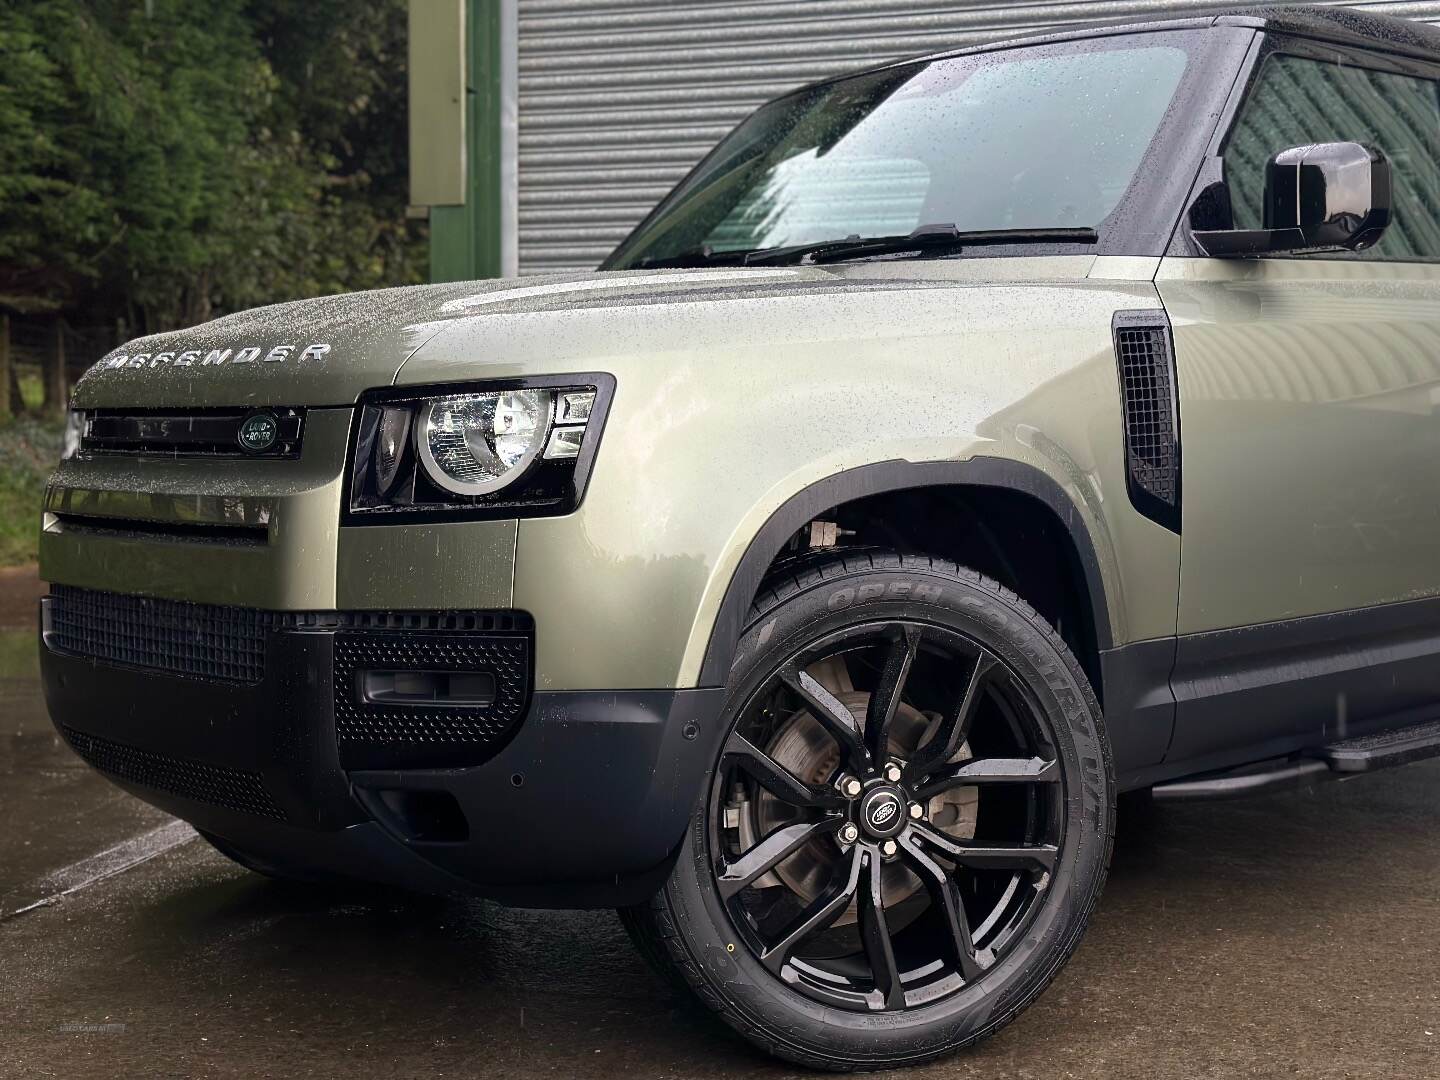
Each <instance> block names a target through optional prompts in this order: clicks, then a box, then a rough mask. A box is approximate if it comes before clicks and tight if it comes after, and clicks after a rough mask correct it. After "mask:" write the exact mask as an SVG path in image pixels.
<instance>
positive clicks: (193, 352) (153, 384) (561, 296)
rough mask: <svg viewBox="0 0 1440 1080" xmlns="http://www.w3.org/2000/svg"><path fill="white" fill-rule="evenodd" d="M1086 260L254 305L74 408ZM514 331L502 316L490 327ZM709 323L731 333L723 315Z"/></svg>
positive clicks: (97, 370) (177, 337) (1034, 271)
mask: <svg viewBox="0 0 1440 1080" xmlns="http://www.w3.org/2000/svg"><path fill="white" fill-rule="evenodd" d="M1091 261H1092V260H1091V259H1090V258H1089V257H1083V256H1065V257H1058V258H1040V259H985V260H975V261H973V262H971V261H964V262H962V261H954V262H949V263H945V264H941V263H937V262H933V261H932V262H925V263H920V262H915V261H911V262H908V263H863V264H851V265H844V266H829V267H795V268H792V267H755V268H750V269H742V268H731V269H715V270H703V269H702V270H665V271H630V272H606V273H598V272H591V273H585V274H554V275H546V276H544V277H535V278H525V279H521V280H513V279H512V280H499V281H469V282H457V283H453V284H447V285H422V286H410V287H405V288H395V289H381V290H376V291H372V292H361V293H349V294H346V295H342V296H328V297H322V298H320V299H316V300H299V301H294V302H292V303H286V304H276V305H272V306H270V307H263V308H256V309H254V310H251V311H244V312H239V313H237V314H235V315H227V316H225V317H223V318H219V319H215V320H213V321H211V322H208V323H203V324H201V325H200V326H196V327H192V328H190V329H188V330H178V331H174V332H172V333H166V334H153V335H150V336H148V337H143V338H137V339H136V340H134V341H131V342H129V343H127V344H126V345H124V346H122V347H121V348H119V349H116V350H114V351H113V352H111V353H109V354H107V355H106V356H105V357H103V358H102V359H101V360H100V361H99V362H97V363H96V364H95V365H94V366H93V367H92V368H91V369H90V370H89V371H88V372H86V374H85V376H84V378H82V379H81V380H80V382H79V383H77V384H76V387H75V394H74V403H75V405H76V406H77V407H79V408H93V407H104V406H116V407H124V408H200V407H205V406H227V407H229V406H255V407H259V406H322V405H348V404H351V403H353V402H354V401H355V399H356V398H357V397H358V396H359V395H360V394H361V393H363V392H364V391H366V390H369V389H373V388H375V387H383V386H389V385H391V384H392V383H394V382H396V381H404V382H414V381H417V379H416V376H419V375H420V373H421V372H422V371H425V370H426V367H427V365H425V364H417V365H414V366H413V369H407V371H406V377H405V378H403V379H400V378H399V376H400V372H401V368H402V367H405V366H406V362H407V360H409V359H410V358H411V357H412V356H414V355H415V353H416V352H417V350H420V349H421V348H422V347H423V346H424V345H425V344H426V343H427V342H429V341H430V340H431V339H432V338H435V337H436V336H437V335H440V334H441V332H442V331H445V330H447V329H449V328H453V327H456V326H457V324H458V325H464V326H465V327H467V328H469V329H470V330H471V331H476V330H479V331H480V332H482V334H483V327H484V325H485V324H486V323H489V322H491V320H492V317H501V316H517V317H520V318H521V319H522V321H524V322H526V323H527V324H530V325H531V329H532V330H533V331H534V332H535V333H536V334H538V335H539V337H541V338H543V323H542V324H541V325H539V326H536V325H535V323H534V317H535V316H543V315H545V314H546V313H550V312H562V311H563V312H581V311H591V312H593V311H595V309H601V308H603V309H613V312H612V313H610V314H609V315H608V319H607V321H610V322H616V323H623V324H624V325H626V326H628V327H630V328H632V329H633V328H634V327H635V324H637V323H641V322H643V321H644V319H643V312H644V311H645V309H647V308H661V309H668V308H673V307H675V306H677V305H681V304H695V303H700V304H703V303H705V302H707V301H722V300H735V301H744V300H749V301H764V300H767V299H781V298H796V299H798V298H799V297H801V296H805V295H817V294H820V295H824V296H827V297H830V298H831V304H832V305H833V304H836V303H838V304H840V305H843V304H844V301H845V298H846V297H847V296H852V297H853V296H854V295H855V294H857V293H863V294H867V295H868V294H873V293H876V292H883V291H888V290H907V291H909V290H915V289H926V288H953V287H956V286H974V285H978V284H983V283H986V282H991V281H993V282H997V283H998V282H1006V281H1009V282H1014V281H1020V280H1040V279H1044V278H1048V279H1049V280H1054V279H1055V278H1057V277H1061V278H1072V279H1073V278H1076V277H1080V278H1083V277H1084V276H1085V274H1086V272H1087V271H1088V269H1089V266H1090V263H1091ZM980 263H984V264H987V265H986V266H984V267H982V266H980V265H978V264H980ZM998 264H1008V265H1006V266H1000V265H998ZM937 268H941V269H937ZM822 306H824V307H827V308H828V307H830V305H822ZM527 317H528V318H527ZM513 321H514V320H513V319H510V320H507V319H503V318H501V319H496V320H495V324H496V325H498V324H499V323H501V322H513ZM477 324H479V325H478V326H477ZM591 325H592V326H593V322H592V323H591ZM706 326H707V328H708V329H709V330H710V331H711V332H714V333H720V334H723V333H724V332H725V327H726V320H725V315H724V314H723V312H717V314H716V319H715V320H714V321H707V323H706ZM696 329H697V330H698V329H699V327H697V328H696ZM537 344H538V343H537ZM576 344H577V343H576V342H573V341H572V342H569V343H568V345H569V348H568V349H567V350H565V351H567V352H572V353H573V352H574V350H575V346H576ZM540 352H541V353H542V354H543V352H544V350H543V348H541V349H540ZM484 359H491V358H484ZM526 366H528V365H526ZM412 370H413V375H412ZM536 373H539V369H538V368H537V369H536ZM447 374H450V373H448V372H447ZM452 377H457V378H458V377H463V375H462V374H458V373H457V374H454V375H452Z"/></svg>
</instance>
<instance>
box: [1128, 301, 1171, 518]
mask: <svg viewBox="0 0 1440 1080" xmlns="http://www.w3.org/2000/svg"><path fill="white" fill-rule="evenodd" d="M1114 331H1115V359H1116V362H1117V363H1118V365H1119V368H1120V393H1121V397H1122V398H1123V399H1124V406H1125V469H1126V483H1127V486H1128V487H1129V489H1130V501H1131V502H1133V503H1134V504H1135V509H1137V510H1139V511H1140V512H1141V513H1142V514H1144V515H1145V516H1146V517H1148V518H1150V519H1151V520H1152V521H1156V522H1158V523H1160V524H1161V525H1164V526H1165V527H1166V528H1167V529H1170V530H1172V531H1174V532H1177V533H1178V532H1179V531H1180V401H1179V397H1178V395H1177V393H1176V379H1175V350H1174V348H1173V346H1172V343H1171V340H1172V339H1171V335H1170V323H1169V321H1168V320H1167V319H1166V318H1165V315H1164V313H1162V312H1156V311H1119V312H1116V313H1115V320H1114Z"/></svg>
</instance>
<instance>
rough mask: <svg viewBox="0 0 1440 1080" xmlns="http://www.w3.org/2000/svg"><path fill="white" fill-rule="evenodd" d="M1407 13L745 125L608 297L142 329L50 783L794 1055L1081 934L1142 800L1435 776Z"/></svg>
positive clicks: (1426, 171)
mask: <svg viewBox="0 0 1440 1080" xmlns="http://www.w3.org/2000/svg"><path fill="white" fill-rule="evenodd" d="M1437 87H1440V33H1437V32H1435V31H1432V30H1430V29H1428V28H1426V27H1423V26H1418V25H1413V24H1409V23H1404V22H1399V21H1394V20H1386V19H1382V18H1376V17H1371V16H1368V15H1362V14H1357V13H1355V12H1351V11H1343V10H1336V9H1333V8H1331V9H1321V10H1309V9H1282V10H1279V11H1272V12H1268V13H1262V14H1259V15H1256V14H1233V15H1221V16H1206V17H1203V18H1189V19H1183V20H1176V21H1168V22H1157V23H1150V24H1144V25H1133V26H1124V27H1101V28H1093V27H1092V28H1085V29H1078V30H1072V31H1068V32H1065V33H1059V34H1054V35H1050V36H1046V37H1037V38H1031V39H1026V40H1023V41H1015V42H1006V43H1002V44H998V45H991V46H986V47H982V48H972V49H965V50H961V51H958V52H954V53H946V54H944V55H940V56H934V57H927V58H924V59H921V60H915V61H910V62H905V63H898V64H893V65H890V66H887V67H883V68H878V69H875V70H871V71H865V72H862V73H860V74H856V75H851V76H847V77H845V78H840V79H834V80H831V81H829V82H825V83H821V84H818V85H814V86H808V87H805V88H803V89H801V90H798V91H796V92H794V93H792V94H788V95H786V96H785V97H782V98H780V99H778V100H776V101H774V102H772V103H770V104H768V105H766V106H764V107H763V108H761V109H760V110H758V111H757V112H756V113H755V114H754V115H753V116H752V117H751V118H750V119H748V120H746V121H745V122H744V123H743V124H741V125H740V127H739V128H738V129H736V131H735V132H734V134H732V135H731V136H729V137H728V138H727V139H725V140H724V141H723V142H722V143H721V144H720V145H719V146H718V147H717V148H716V149H715V150H714V152H713V153H711V154H710V155H709V156H708V157H707V158H706V159H705V160H704V161H703V162H702V163H701V164H700V165H699V166H698V167H697V168H696V169H695V170H694V171H693V172H692V173H691V174H690V175H689V176H688V177H687V178H686V179H685V180H684V181H683V182H682V183H681V184H680V185H679V186H678V187H677V188H676V189H675V190H674V192H672V193H671V194H670V195H669V196H668V197H667V198H666V199H665V200H664V201H663V202H662V203H661V204H660V206H659V207H658V208H657V209H656V210H655V211H654V213H652V214H651V215H650V216H649V217H648V218H647V219H646V220H645V221H644V222H643V223H642V224H641V225H640V226H639V227H638V228H637V229H636V230H635V232H634V233H633V234H632V235H631V236H630V238H629V239H628V240H626V241H625V243H624V244H622V245H621V247H620V248H619V249H618V250H617V251H616V252H615V253H614V255H613V256H612V257H611V258H610V259H609V260H608V262H607V264H606V265H605V266H604V267H603V268H602V271H603V272H599V273H585V274H561V275H555V276H551V277H546V278H536V279H527V280H525V281H523V282H516V281H496V282H467V283H460V284H450V285H437V286H432V287H421V288H404V289H391V290H385V291H381V292H375V293H368V294H360V295H351V296H340V297H330V298H326V299H319V300H308V301H302V302H297V303H291V304H284V305H280V306H277V307H270V308H266V309H264V310H260V311H253V312H246V313H242V314H238V315H232V316H229V317H226V318H222V319H218V320H216V321H214V322H210V323H207V324H205V325H203V326H198V327H195V328H192V329H190V330H184V331H179V332H176V333H172V334H162V335H157V336H153V337H147V338H142V339H140V340H138V341H134V342H131V343H130V344H128V345H126V346H125V347H123V348H122V349H120V350H117V351H116V352H115V353H113V354H111V355H109V356H107V357H105V358H104V359H102V360H101V361H100V362H99V363H98V364H96V365H95V367H94V368H93V369H92V370H91V371H90V372H89V373H88V374H87V375H86V377H85V378H84V379H83V380H82V381H81V382H80V384H79V385H78V386H77V387H76V390H75V400H74V408H75V411H74V413H73V425H72V434H73V439H72V440H71V445H70V447H69V449H68V451H67V455H66V458H65V460H64V461H63V462H62V463H61V465H60V467H59V470H58V471H57V472H56V474H55V476H54V479H53V482H52V483H51V485H50V488H49V490H48V492H47V495H46V500H45V513H44V523H43V530H44V533H43V537H42V549H41V552H42V554H41V557H42V572H43V576H44V577H45V578H46V579H47V580H48V581H49V582H50V583H51V587H50V594H49V596H48V597H47V598H46V599H45V601H44V603H43V628H42V629H43V638H44V648H43V666H44V680H45V688H46V694H47V698H48V701H49V706H50V710H51V713H52V715H53V717H54V721H55V723H56V725H57V727H58V729H59V731H60V732H61V733H62V735H63V736H64V738H65V739H66V740H67V742H68V743H69V744H70V745H71V746H72V747H73V748H74V750H75V751H76V752H77V753H78V754H79V755H80V756H81V757H83V758H84V759H85V760H86V761H88V762H90V763H91V764H92V765H94V766H95V767H96V768H97V769H99V770H100V771H101V772H103V773H105V774H106V775H107V776H109V777H110V778H111V779H112V780H114V781H115V782H116V783H118V784H120V785H121V786H123V787H125V788H126V789H128V790H130V791H133V792H134V793H135V794H136V795H138V796H139V797H141V798H143V799H146V800H148V801H149V802H152V803H154V804H155V805H157V806H160V807H163V808H164V809H166V810H168V811H170V812H172V813H174V814H177V815H179V816H180V817H182V818H184V819H185V820H187V821H190V822H192V823H194V825H195V827H196V828H197V829H198V830H199V831H200V832H201V833H202V834H203V835H204V836H205V837H206V838H207V839H208V840H210V841H211V842H212V843H213V844H214V845H215V846H216V847H217V848H219V849H220V851H222V852H224V853H225V854H226V855H228V856H230V857H231V858H233V859H234V860H236V861H237V862H239V863H241V864H243V865H246V866H248V867H251V868H253V869H255V870H258V871H260V872H262V873H269V874H274V875H278V876H283V877H293V878H303V879H311V880H322V879H337V878H361V879H370V880H374V881H381V882H389V883H396V884H400V885H403V886H408V887H411V888H415V889H420V890H427V891H433V892H438V893H464V892H468V893H475V894H480V895H484V896H489V897H494V898H498V899H500V900H502V901H505V902H511V903H516V904H526V905H550V906H560V907H566V906H571V907H582V906H615V907H618V908H619V909H620V910H621V917H622V919H623V921H624V923H625V925H626V927H627V928H628V929H629V931H630V932H631V934H632V935H633V936H634V938H635V939H636V941H637V943H638V944H639V945H640V947H641V949H642V950H643V951H644V953H645V954H646V956H647V957H648V958H649V959H650V960H652V961H654V962H655V963H656V964H657V965H659V966H660V967H661V968H663V969H665V970H667V971H669V972H670V973H671V974H673V975H674V976H675V977H677V978H678V979H679V980H680V981H681V982H683V983H684V984H686V985H688V986H689V987H691V988H692V989H693V990H694V991H695V992H696V993H697V994H698V995H699V996H700V997H701V998H703V999H704V1001H705V1002H706V1003H707V1004H709V1005H710V1006H712V1007H713V1008H714V1009H715V1010H717V1011H718V1012H719V1013H720V1014H721V1015H722V1016H723V1017H724V1018H725V1019H726V1020H727V1021H728V1022H729V1023H730V1024H732V1025H733V1026H734V1027H735V1028H737V1029H738V1030H739V1031H740V1032H741V1033H742V1034H743V1035H744V1036H745V1037H747V1038H749V1039H750V1040H752V1041H753V1042H755V1043H757V1044H759V1045H760V1046H762V1047H764V1048H766V1049H767V1050H769V1051H771V1052H773V1053H775V1054H778V1055H780V1056H782V1057H785V1058H789V1059H791V1060H793V1061H797V1062H802V1063H804V1064H807V1065H814V1066H819V1067H826V1068H852V1067H862V1068H873V1067H881V1066H888V1065H896V1064H903V1063H914V1062H919V1061H923V1060H925V1059H928V1058H931V1057H933V1056H936V1055H939V1054H943V1053H945V1052H948V1051H951V1050H954V1049H956V1048H958V1047H962V1046H965V1045H968V1044H970V1043H973V1042H974V1041H976V1040H977V1039H980V1038H983V1037H984V1036H986V1035H989V1034H991V1033H992V1032H994V1031H995V1030H997V1029H998V1028H1000V1027H1001V1026H1002V1025H1004V1024H1005V1023H1007V1022H1008V1021H1009V1020H1011V1019H1013V1018H1014V1017H1015V1016H1016V1014H1017V1013H1019V1012H1020V1011H1021V1010H1022V1009H1024V1008H1025V1007H1026V1006H1027V1005H1028V1004H1029V1003H1030V1002H1031V1001H1033V1000H1034V999H1035V997H1036V996H1037V995H1038V994H1039V993H1040V992H1041V990H1043V989H1044V987H1045V986H1046V984H1048V983H1049V982H1050V980H1051V979H1052V978H1054V977H1055V975H1056V973H1057V972H1058V971H1059V969H1060V967H1061V965H1062V964H1063V963H1064V962H1065V960H1066V958H1067V957H1068V956H1069V955H1070V954H1071V952H1072V951H1073V950H1074V949H1075V947H1076V944H1077V943H1078V942H1079V940H1080V937H1081V934H1082V933H1083V931H1084V929H1085V926H1086V923H1087V921H1088V920H1089V918H1090V916H1091V914H1092V912H1093V911H1094V909H1095V906H1096V903H1097V900H1098V897H1099V895H1100V891H1101V887H1102V884H1103V882H1104V879H1105V874H1106V867H1107V864H1108V861H1109V857H1110V849H1111V838H1112V833H1113V831H1114V821H1115V806H1116V800H1117V796H1118V795H1119V794H1120V793H1122V792H1145V791H1152V790H1153V791H1154V793H1155V795H1156V796H1157V797H1159V796H1165V797H1169V798H1204V797H1217V796H1224V795H1230V794H1237V793H1242V792H1246V791H1255V790H1264V789H1268V788H1273V787H1276V786H1281V785H1286V784H1297V783H1310V782H1313V781H1315V780H1318V779H1321V778H1325V777H1340V776H1345V775H1350V774H1354V773H1357V772H1364V771H1368V770H1373V769H1376V768H1380V767H1382V766H1388V765H1397V764H1401V763H1404V762H1407V761H1411V760H1414V759H1416V758H1419V757H1423V756H1427V755H1429V754H1431V753H1434V752H1436V751H1437V749H1440V725H1437V723H1436V722H1435V719H1434V717H1435V715H1436V703H1437V702H1440V556H1437V552H1440V509H1437V508H1440V423H1437V418H1436V411H1437V408H1440V92H1437Z"/></svg>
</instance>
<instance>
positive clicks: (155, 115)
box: [0, 0, 424, 333]
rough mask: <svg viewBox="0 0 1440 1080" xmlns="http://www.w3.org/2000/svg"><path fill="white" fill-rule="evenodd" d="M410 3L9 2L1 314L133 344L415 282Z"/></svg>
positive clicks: (0, 186) (1, 165)
mask: <svg viewBox="0 0 1440 1080" xmlns="http://www.w3.org/2000/svg"><path fill="white" fill-rule="evenodd" d="M404 42H405V4H404V0H248V2H247V0H205V2H204V3H195V2H193V0H10V3H8V4H6V5H4V6H3V8H0V294H5V295H10V296H29V297H43V298H45V299H49V300H54V301H59V302H60V303H62V304H63V305H64V306H66V307H67V308H70V309H72V310H78V311H83V313H84V316H85V320H86V321H87V322H90V323H109V322H111V321H114V320H117V319H118V320H122V321H123V322H124V324H125V325H126V327H127V329H128V330H129V331H130V332H131V333H142V332H152V331H156V330H162V329H169V328H173V327H176V326H182V325H188V324H191V323H194V322H198V321H201V320H203V319H206V318H210V317H212V316H213V315H216V314H220V313H223V312H225V311H230V310H236V309H239V308H244V307H250V306H254V305H256V304H260V303H267V302H271V301H276V300H283V299H290V298H293V297H297V296H307V295H316V294H321V293H331V292H343V291H347V290H350V289H359V288H370V287H374V286H378V285H386V284H397V283H404V282H412V281H418V280H422V273H423V267H424V252H423V247H422V245H421V244H420V243H419V239H420V237H419V235H418V233H417V228H416V226H415V225H414V224H413V223H410V222H407V221H406V219H405V216H404V209H405V194H406V193H405V183H406V180H405V115H404V88H405V81H406V77H405V66H404V59H405V49H404Z"/></svg>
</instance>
